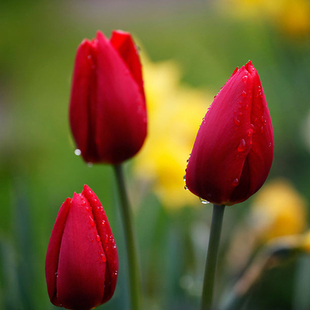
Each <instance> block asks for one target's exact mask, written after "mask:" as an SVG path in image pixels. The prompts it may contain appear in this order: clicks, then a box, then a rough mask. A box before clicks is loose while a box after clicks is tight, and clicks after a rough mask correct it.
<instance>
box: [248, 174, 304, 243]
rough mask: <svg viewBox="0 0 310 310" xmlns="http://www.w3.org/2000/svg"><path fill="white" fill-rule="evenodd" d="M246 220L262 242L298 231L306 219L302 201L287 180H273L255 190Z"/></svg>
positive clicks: (301, 228) (302, 227) (301, 230)
mask: <svg viewBox="0 0 310 310" xmlns="http://www.w3.org/2000/svg"><path fill="white" fill-rule="evenodd" d="M250 222H251V225H252V228H253V229H254V231H255V234H256V236H257V238H258V239H260V241H262V242H266V241H269V240H271V239H273V238H276V237H281V236H287V235H297V234H300V233H302V232H304V230H305V227H306V223H307V212H306V202H305V200H304V198H303V197H302V196H301V195H300V194H299V193H298V192H297V191H296V189H295V188H294V187H293V186H292V185H291V184H290V183H289V182H288V181H286V180H284V179H278V180H274V181H273V182H270V183H269V184H267V185H266V186H265V187H264V188H263V189H262V190H261V191H260V192H259V193H258V194H257V196H256V199H255V201H254V203H253V205H252V209H251V213H250Z"/></svg>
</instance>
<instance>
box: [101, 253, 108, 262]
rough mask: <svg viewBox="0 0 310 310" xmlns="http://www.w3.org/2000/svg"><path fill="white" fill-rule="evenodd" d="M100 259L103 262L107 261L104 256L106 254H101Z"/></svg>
mask: <svg viewBox="0 0 310 310" xmlns="http://www.w3.org/2000/svg"><path fill="white" fill-rule="evenodd" d="M101 259H102V261H103V262H104V263H105V262H106V261H107V258H106V256H105V255H104V254H101Z"/></svg>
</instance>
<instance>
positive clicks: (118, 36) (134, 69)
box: [110, 30, 145, 100]
mask: <svg viewBox="0 0 310 310" xmlns="http://www.w3.org/2000/svg"><path fill="white" fill-rule="evenodd" d="M110 42H111V44H112V45H113V46H114V48H115V49H116V50H117V51H118V53H119V55H120V56H121V57H122V59H123V61H124V62H125V64H126V66H127V67H128V69H129V71H130V72H131V74H132V76H133V78H134V79H135V80H136V82H137V84H138V85H139V88H140V92H141V95H142V96H143V98H144V100H145V94H144V87H143V79H142V67H141V62H140V58H139V53H138V50H137V47H136V45H135V43H134V41H133V39H132V37H131V35H130V33H128V32H124V31H120V30H117V31H113V32H112V36H111V39H110Z"/></svg>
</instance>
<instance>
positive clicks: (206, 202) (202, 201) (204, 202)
mask: <svg viewBox="0 0 310 310" xmlns="http://www.w3.org/2000/svg"><path fill="white" fill-rule="evenodd" d="M199 199H200V202H201V203H202V204H204V205H207V204H208V203H210V201H208V200H205V199H203V198H199Z"/></svg>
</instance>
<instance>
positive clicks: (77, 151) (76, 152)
mask: <svg viewBox="0 0 310 310" xmlns="http://www.w3.org/2000/svg"><path fill="white" fill-rule="evenodd" d="M74 154H75V155H76V156H80V155H81V154H82V151H81V150H80V149H75V150H74Z"/></svg>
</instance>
